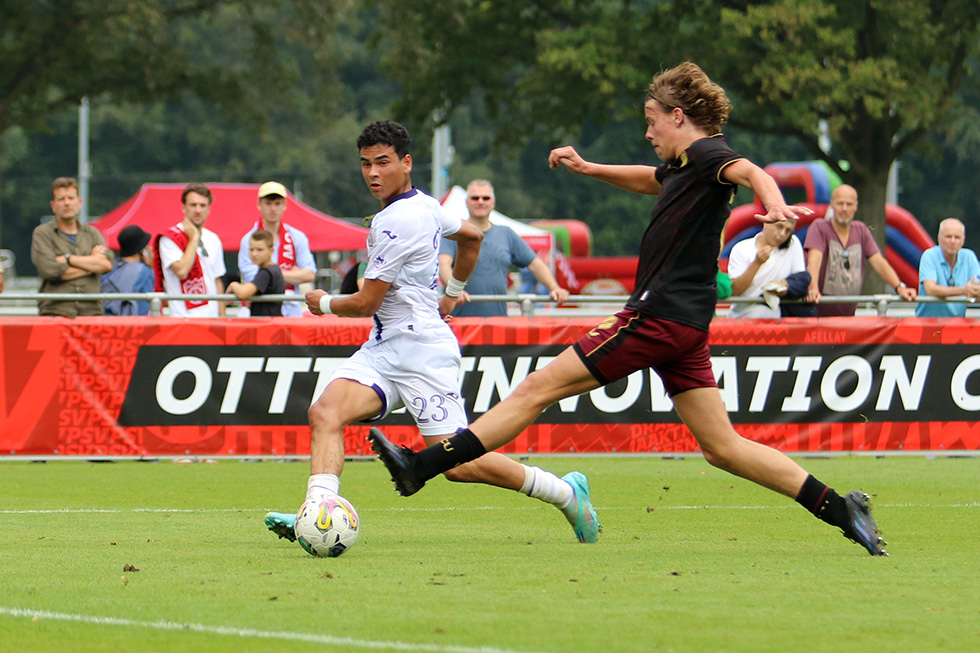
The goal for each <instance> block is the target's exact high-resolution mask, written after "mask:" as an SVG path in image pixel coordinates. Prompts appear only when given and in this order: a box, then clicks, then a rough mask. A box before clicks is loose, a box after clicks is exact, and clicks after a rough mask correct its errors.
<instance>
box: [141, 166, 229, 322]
mask: <svg viewBox="0 0 980 653" xmlns="http://www.w3.org/2000/svg"><path fill="white" fill-rule="evenodd" d="M212 199H213V197H212V195H211V189H209V188H208V187H207V186H205V185H204V184H199V183H192V184H188V185H187V187H186V188H184V191H183V193H181V196H180V201H181V206H182V209H183V212H184V219H183V220H181V221H180V222H178V223H177V224H176V225H174V226H173V227H171V228H170V229H168V230H167V231H166V232H164V233H162V234H160V235H158V236H157V238H156V243H155V244H154V247H153V249H154V258H153V261H154V273H155V275H156V290H157V291H162V292H165V293H167V294H168V295H220V294H223V293H224V291H225V288H224V282H223V281H222V280H221V277H222V276H223V275H224V274H225V260H224V251H223V250H222V249H221V239H220V238H218V234H216V233H214V232H213V231H211V230H209V229H206V228H205V227H204V223H205V222H207V219H208V215H210V213H211V201H212ZM169 307H170V315H171V317H224V315H225V305H224V302H219V301H216V300H211V301H208V300H203V299H202V300H194V299H188V300H175V301H171V302H169Z"/></svg>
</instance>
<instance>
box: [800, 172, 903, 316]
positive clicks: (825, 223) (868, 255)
mask: <svg viewBox="0 0 980 653" xmlns="http://www.w3.org/2000/svg"><path fill="white" fill-rule="evenodd" d="M857 207H858V196H857V191H856V190H855V189H854V187H853V186H849V185H847V184H842V185H840V186H838V187H837V188H835V189H834V192H833V193H832V194H831V196H830V208H831V209H832V210H833V212H834V214H833V216H832V217H831V218H830V219H829V220H814V221H813V222H811V223H810V227H809V229H807V232H806V242H805V243H804V244H803V248H804V249H805V250H806V251H807V259H806V269H807V272H809V273H810V288H809V292H807V295H806V301H808V302H811V303H814V304H817V317H830V316H835V315H854V312H855V311H856V310H857V304H844V303H840V304H836V303H835V304H821V303H819V302H820V297H821V296H822V295H828V296H833V295H859V294H861V286H862V285H863V284H864V262H865V260H867V262H868V264H869V265H871V267H872V268H873V269H874V271H875V272H877V273H878V276H880V277H881V278H882V280H883V281H884V282H885V283H887V284H888V285H889V286H891V287H892V288H894V289H895V292H897V293H898V296H899V297H901V298H902V299H904V300H905V301H907V302H910V301H912V300H914V299H915V296H916V290H915V288H909V287H908V286H906V285H905V284H904V283H903V282H902V281H901V280H900V279H899V278H898V274H897V273H896V272H895V269H894V268H893V267H892V266H891V265H890V264H889V263H888V261H886V260H885V257H884V256H882V255H881V250H879V249H878V245H877V243H875V240H874V237H873V236H872V235H871V230H870V229H868V225H866V224H864V223H863V222H861V221H859V220H855V219H854V214H855V213H856V212H857Z"/></svg>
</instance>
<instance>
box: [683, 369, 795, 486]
mask: <svg viewBox="0 0 980 653" xmlns="http://www.w3.org/2000/svg"><path fill="white" fill-rule="evenodd" d="M673 401H674V408H675V409H676V410H677V414H678V415H679V416H680V418H681V419H682V420H684V424H685V425H687V427H688V428H689V429H691V433H692V434H693V435H694V439H695V440H697V441H698V445H700V447H701V451H702V452H703V453H704V457H705V459H706V460H707V461H708V462H709V463H711V464H712V465H714V466H715V467H718V468H720V469H724V470H725V471H726V472H730V473H732V474H735V475H736V476H741V477H742V478H745V479H748V480H750V481H753V482H755V483H758V484H759V485H762V486H763V487H767V488H769V489H770V490H775V491H776V492H779V493H780V494H785V495H786V496H788V497H790V498H791V499H795V498H796V497H797V495H799V493H800V488H802V487H803V481H805V480H806V477H807V473H806V471H805V470H804V469H803V468H802V467H800V466H799V465H797V464H796V463H795V462H793V460H792V459H790V458H789V457H788V456H786V455H785V454H783V453H782V452H780V451H777V450H775V449H773V448H772V447H767V446H766V445H764V444H759V443H758V442H753V441H752V440H747V439H745V438H743V437H742V436H740V435H739V434H738V433H737V432H736V431H735V428H734V427H733V426H732V423H731V420H729V418H728V411H727V410H725V405H724V403H723V402H722V400H721V394H720V393H719V392H718V389H717V388H695V389H693V390H688V391H686V392H681V393H680V394H678V395H675V396H674V397H673Z"/></svg>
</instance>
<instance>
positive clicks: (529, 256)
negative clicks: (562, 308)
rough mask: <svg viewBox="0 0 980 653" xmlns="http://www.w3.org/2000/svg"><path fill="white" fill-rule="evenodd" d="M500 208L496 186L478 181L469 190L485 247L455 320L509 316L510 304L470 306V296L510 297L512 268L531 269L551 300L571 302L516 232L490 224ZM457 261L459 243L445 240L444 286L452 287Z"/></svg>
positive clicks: (442, 245)
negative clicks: (509, 286)
mask: <svg viewBox="0 0 980 653" xmlns="http://www.w3.org/2000/svg"><path fill="white" fill-rule="evenodd" d="M494 206H496V198H495V197H494V192H493V185H492V184H491V183H490V182H489V181H487V180H485V179H474V180H473V181H471V182H470V183H469V185H468V186H467V187H466V209H467V210H468V211H469V214H470V217H469V221H470V222H472V223H473V224H474V225H475V226H476V227H477V228H478V229H480V231H482V232H483V244H482V245H481V247H480V258H479V259H478V260H477V262H476V269H475V270H474V271H473V276H471V277H470V280H469V283H468V285H467V287H468V288H469V293H467V292H466V291H463V293H462V295H460V297H461V303H460V305H458V306H457V307H456V309H455V310H454V311H453V313H452V314H453V316H455V317H494V316H503V315H507V304H506V302H474V303H468V302H469V300H470V293H472V294H474V295H506V294H507V275H508V273H509V271H510V267H511V266H512V265H514V266H517V267H521V268H525V267H526V268H527V269H528V270H530V272H531V273H532V274H533V275H534V276H535V278H536V279H537V280H538V281H539V282H540V283H541V284H543V285H544V287H545V288H546V289H547V291H548V294H550V295H551V298H552V299H553V300H555V301H556V302H558V303H559V304H561V303H563V302H564V301H565V300H566V299H568V291H567V290H565V289H564V288H562V287H560V286H559V285H558V282H557V281H556V280H555V275H553V274H552V273H551V270H549V269H548V266H547V264H545V262H544V261H542V260H541V259H540V258H539V257H538V256H537V255H536V254H535V253H534V250H533V249H531V248H530V246H528V244H527V243H525V242H524V241H523V240H522V239H521V237H520V236H518V235H517V234H516V233H514V230H513V229H510V228H509V227H506V226H504V225H499V224H496V225H495V224H493V223H492V222H490V214H491V213H492V212H493V208H494ZM455 257H456V243H454V242H453V241H451V240H447V239H445V238H444V239H443V240H442V242H441V243H440V245H439V280H440V281H441V282H442V285H443V286H446V285H447V284H448V283H449V278H450V275H451V273H452V265H453V259H454V258H455Z"/></svg>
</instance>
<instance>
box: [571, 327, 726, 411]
mask: <svg viewBox="0 0 980 653" xmlns="http://www.w3.org/2000/svg"><path fill="white" fill-rule="evenodd" d="M572 346H573V347H574V348H575V352H576V353H577V354H578V355H579V358H581V359H582V362H583V363H585V366H586V367H588V368H589V371H590V372H592V375H593V376H594V377H595V378H596V380H597V381H599V383H601V384H603V385H606V384H608V383H612V382H613V381H616V380H619V379H622V378H624V377H626V376H629V375H630V374H632V373H633V372H636V371H637V370H642V369H646V368H647V367H650V368H653V371H654V372H656V373H657V374H658V375H660V378H661V379H662V380H663V382H664V388H665V389H666V390H667V394H668V395H670V396H671V397H673V396H674V395H676V394H679V393H681V392H684V391H685V390H691V389H693V388H717V387H718V383H717V381H715V374H714V372H713V371H712V369H711V353H710V352H709V350H708V334H707V333H706V332H704V331H700V330H698V329H695V328H694V327H689V326H684V325H683V324H678V323H677V322H670V321H669V320H660V319H657V318H652V317H644V316H643V315H640V314H639V313H637V312H636V311H634V310H629V309H624V310H622V311H620V312H619V313H616V314H615V315H613V316H612V317H609V318H606V319H605V320H603V321H602V323H601V324H599V326H597V327H595V328H594V329H592V330H591V331H589V332H588V333H587V334H585V335H584V336H582V337H581V338H579V340H578V341H577V342H576V343H575V344H574V345H572Z"/></svg>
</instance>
